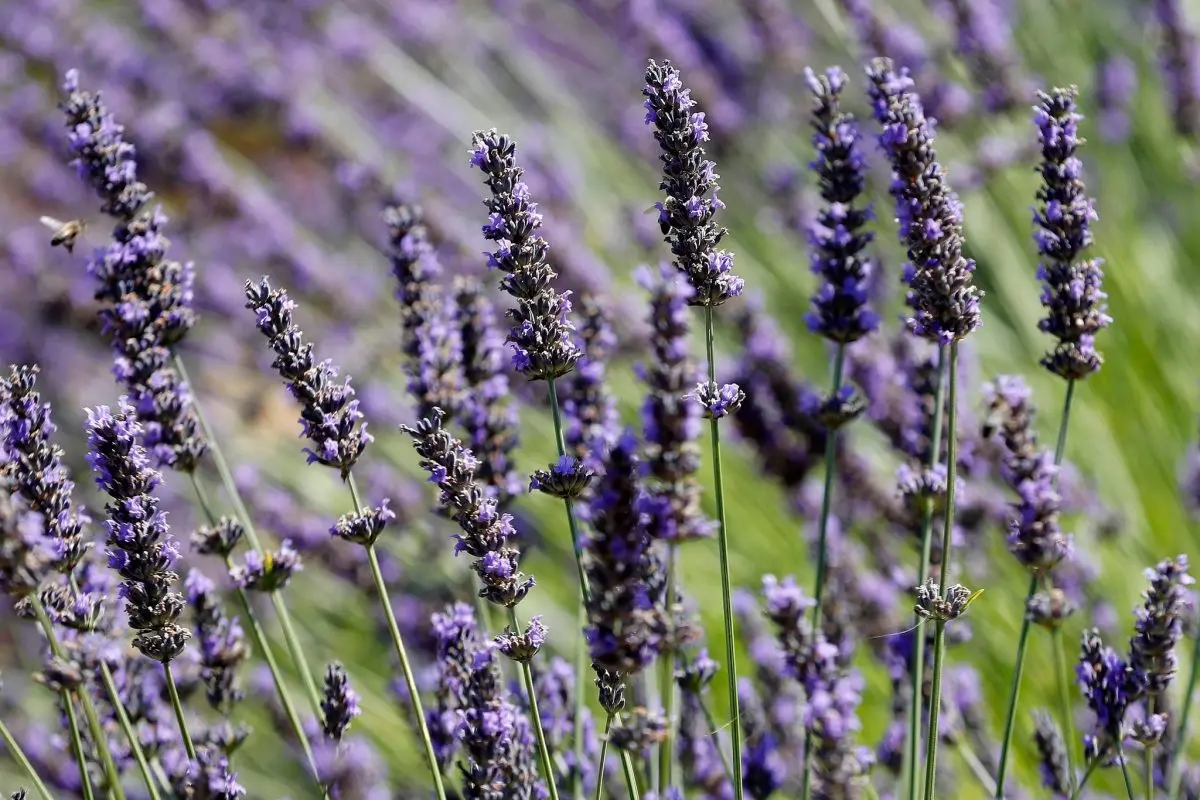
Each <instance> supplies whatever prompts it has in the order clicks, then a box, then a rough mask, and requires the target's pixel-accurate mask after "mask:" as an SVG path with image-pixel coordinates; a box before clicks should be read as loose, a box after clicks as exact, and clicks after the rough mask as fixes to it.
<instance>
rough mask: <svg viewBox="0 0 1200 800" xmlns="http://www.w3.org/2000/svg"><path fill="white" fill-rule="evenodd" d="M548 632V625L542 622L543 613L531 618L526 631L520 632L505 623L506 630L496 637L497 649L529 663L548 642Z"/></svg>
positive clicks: (518, 660)
mask: <svg viewBox="0 0 1200 800" xmlns="http://www.w3.org/2000/svg"><path fill="white" fill-rule="evenodd" d="M546 633H547V631H546V626H545V625H543V624H542V615H541V614H537V615H535V616H534V617H533V618H532V619H531V620H529V626H528V627H527V628H525V631H524V633H519V632H517V631H515V630H513V629H512V628H511V627H509V626H507V625H505V626H504V632H503V633H501V634H500V635H498V636H497V637H496V640H495V645H496V649H497V650H499V651H500V652H501V653H503V654H504V655H506V656H508V657H509V658H511V659H512V660H513V661H516V662H518V663H521V664H528V663H529V661H530V659H532V658H533V657H534V656H536V655H537V654H538V651H539V650H541V649H542V645H544V644H545V643H546Z"/></svg>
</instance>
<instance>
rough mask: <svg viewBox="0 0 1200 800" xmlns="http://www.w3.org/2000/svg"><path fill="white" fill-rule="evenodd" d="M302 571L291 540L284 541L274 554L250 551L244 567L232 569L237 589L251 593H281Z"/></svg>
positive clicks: (241, 565)
mask: <svg viewBox="0 0 1200 800" xmlns="http://www.w3.org/2000/svg"><path fill="white" fill-rule="evenodd" d="M302 569H304V563H303V562H302V561H301V559H300V554H299V553H298V552H296V548H294V547H293V546H292V541H291V539H284V540H283V541H282V542H280V543H279V549H278V550H275V551H273V552H265V553H260V552H258V551H257V550H250V551H248V552H247V553H246V557H245V559H244V560H243V562H242V563H241V564H235V565H233V566H232V567H230V568H229V579H230V580H232V581H233V583H234V585H235V586H239V587H241V588H243V589H246V590H248V591H251V592H277V591H279V590H280V589H282V588H283V587H285V586H287V585H288V582H289V581H291V579H292V576H293V575H295V574H296V573H297V572H300V571H301V570H302Z"/></svg>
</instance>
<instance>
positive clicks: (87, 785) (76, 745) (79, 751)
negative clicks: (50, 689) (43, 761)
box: [59, 691, 96, 800]
mask: <svg viewBox="0 0 1200 800" xmlns="http://www.w3.org/2000/svg"><path fill="white" fill-rule="evenodd" d="M59 697H60V698H61V700H62V704H63V710H64V711H66V713H67V730H68V731H70V734H71V749H72V750H73V751H74V752H75V760H76V762H77V763H78V764H79V780H80V785H81V786H82V787H83V797H84V800H95V797H96V794H95V790H94V789H92V776H91V774H90V773H88V768H87V755H86V754H85V753H84V751H83V737H82V736H80V735H79V717H78V716H77V715H76V714H75V704H74V702H73V701H72V700H71V693H70V692H66V691H63V692H60V693H59Z"/></svg>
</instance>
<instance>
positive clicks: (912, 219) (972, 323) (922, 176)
mask: <svg viewBox="0 0 1200 800" xmlns="http://www.w3.org/2000/svg"><path fill="white" fill-rule="evenodd" d="M867 77H868V78H869V80H870V85H869V87H868V88H869V91H870V96H871V103H872V107H873V109H874V112H875V118H876V119H877V120H878V121H879V123H880V125H882V126H883V132H882V133H881V134H880V135H879V144H880V146H881V147H882V149H883V151H884V153H886V154H887V157H888V160H889V161H891V164H892V184H891V193H892V197H893V198H894V199H895V201H896V217H897V218H898V220H899V222H900V236H901V239H902V240H903V241H904V243H905V245H906V246H907V247H908V260H909V263H908V264H906V265H905V267H904V269H905V278H906V282H907V283H908V287H909V291H908V295H907V302H908V305H909V306H910V307H911V308H912V310H913V314H912V316H911V317H909V319H908V320H907V322H908V327H909V329H910V330H911V331H912V332H913V333H915V334H916V335H917V336H921V337H923V338H925V339H929V340H930V341H933V342H936V343H938V344H939V345H945V344H950V343H951V342H955V341H958V340H960V339H963V338H965V337H967V336H968V335H970V334H971V333H972V332H973V331H974V330H975V329H976V328H978V327H979V325H980V316H979V300H980V298H981V297H982V296H983V294H982V292H980V291H979V290H978V289H977V288H976V287H975V286H974V285H972V283H971V278H972V273H974V271H975V262H974V261H972V260H971V259H968V258H965V257H964V256H963V254H962V249H963V243H964V242H963V232H962V204H961V203H960V202H959V199H958V196H957V195H956V194H955V193H954V192H953V191H952V190H951V189H950V186H949V185H948V184H947V183H946V175H945V171H944V170H943V169H942V166H941V164H939V163H938V161H937V152H936V150H935V149H934V140H935V138H936V136H935V134H934V130H933V125H932V124H931V123H930V121H929V120H928V119H926V117H925V112H924V109H922V107H921V100H920V98H919V97H917V94H916V92H915V91H914V89H913V82H912V80H911V79H910V78H909V77H908V71H907V70H905V69H901V70H900V71H899V72H896V71H895V70H894V69H893V67H892V62H891V60H890V59H887V58H877V59H875V60H874V61H872V62H871V66H870V67H869V68H868V70H867Z"/></svg>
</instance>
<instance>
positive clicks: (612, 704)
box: [592, 661, 625, 714]
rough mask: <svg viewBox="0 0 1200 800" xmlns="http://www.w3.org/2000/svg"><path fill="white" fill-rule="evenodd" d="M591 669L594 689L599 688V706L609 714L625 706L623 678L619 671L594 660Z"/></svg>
mask: <svg viewBox="0 0 1200 800" xmlns="http://www.w3.org/2000/svg"><path fill="white" fill-rule="evenodd" d="M592 669H593V670H594V671H595V673H596V681H595V683H596V689H597V690H599V696H600V697H599V699H600V707H601V708H603V709H604V710H605V711H606V712H607V713H609V714H616V713H617V712H618V711H620V710H621V709H623V708H625V678H624V677H623V676H622V674H621V673H619V672H616V671H614V670H608V669H605V668H604V667H602V666H600V665H599V664H598V663H596V662H595V661H593V662H592Z"/></svg>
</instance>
